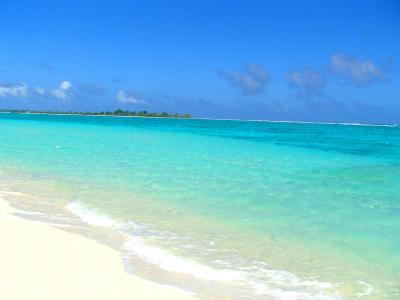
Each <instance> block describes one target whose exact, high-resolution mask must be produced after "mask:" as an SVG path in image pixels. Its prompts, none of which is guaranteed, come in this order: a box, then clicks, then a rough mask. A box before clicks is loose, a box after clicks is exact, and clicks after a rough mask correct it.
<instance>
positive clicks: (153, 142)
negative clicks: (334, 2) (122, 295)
mask: <svg viewBox="0 0 400 300" xmlns="http://www.w3.org/2000/svg"><path fill="white" fill-rule="evenodd" d="M0 190H1V191H2V197H5V198H7V195H8V196H10V195H14V196H15V195H16V194H17V193H19V194H20V195H25V196H24V197H25V198H26V197H27V196H29V197H30V199H31V202H32V207H36V208H38V207H39V206H35V204H38V205H39V204H40V205H45V204H46V205H52V206H54V207H59V208H60V210H59V211H58V212H61V211H62V210H64V211H65V212H66V216H67V215H68V214H70V215H73V216H75V217H76V218H77V219H80V220H81V221H82V222H83V223H85V224H90V226H91V228H92V229H93V230H96V228H102V230H103V231H104V230H105V228H106V229H107V230H110V231H113V232H114V231H115V232H118V234H120V235H122V236H123V243H122V249H123V251H124V255H125V258H126V262H125V264H126V265H127V268H128V269H130V270H131V271H132V272H136V273H139V274H143V276H145V277H149V278H150V279H153V278H154V280H159V281H161V282H163V281H165V282H168V283H171V284H176V285H181V286H183V287H185V288H187V289H190V290H192V291H194V292H196V293H198V294H199V295H200V296H203V297H204V298H206V299H213V298H214V299H400V127H397V126H356V125H343V124H342V125H341V124H305V123H302V124H301V123H274V122H256V121H233V120H232V121H229V120H226V121H222V120H195V119H193V120H178V119H147V118H117V117H89V116H87V117H84V116H71V115H70V116H61V115H57V116H55V115H18V114H0ZM14 198H15V197H14ZM37 213H40V212H37ZM129 264H131V265H130V266H129ZM160 274H164V275H160Z"/></svg>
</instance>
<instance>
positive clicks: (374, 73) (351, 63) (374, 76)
mask: <svg viewBox="0 0 400 300" xmlns="http://www.w3.org/2000/svg"><path fill="white" fill-rule="evenodd" d="M331 70H332V73H333V74H336V75H338V76H343V77H344V78H345V79H346V80H348V81H349V82H351V83H353V84H354V85H356V86H358V87H369V86H371V85H372V84H374V83H377V82H381V81H382V80H383V79H384V77H385V73H386V70H385V68H382V67H378V66H376V64H375V63H373V62H372V61H370V60H366V61H360V60H358V59H357V58H355V57H352V56H348V55H345V54H342V53H335V54H333V55H332V57H331Z"/></svg>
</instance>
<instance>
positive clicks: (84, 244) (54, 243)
mask: <svg viewBox="0 0 400 300" xmlns="http://www.w3.org/2000/svg"><path fill="white" fill-rule="evenodd" d="M12 212H13V209H12V208H11V207H10V206H9V205H8V204H7V203H6V202H5V201H4V200H1V199H0V241H1V246H0V299H7V300H15V299H21V300H22V299H23V300H28V299H40V300H55V299H57V300H67V299H68V300H72V299H74V300H83V299H85V300H87V299H96V300H101V299H113V300H122V299H140V300H146V299H149V300H150V299H167V300H168V299H173V300H190V299H192V300H193V299H197V298H195V297H194V296H192V295H190V294H189V293H187V292H185V291H183V290H180V289H178V288H174V287H169V286H164V285H159V284H156V283H153V282H150V281H147V280H145V279H142V278H139V277H137V276H133V275H130V274H128V273H126V272H125V270H124V268H123V265H122V263H121V260H120V258H119V253H118V252H117V251H116V250H114V249H112V248H110V247H108V246H106V245H103V244H100V243H98V242H96V241H93V240H90V239H88V238H85V237H83V236H80V235H78V234H74V233H69V232H66V231H63V230H59V229H57V228H54V227H52V226H50V225H47V224H45V223H41V222H35V221H31V220H25V219H22V218H20V217H17V216H14V215H12Z"/></svg>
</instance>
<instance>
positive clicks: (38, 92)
mask: <svg viewBox="0 0 400 300" xmlns="http://www.w3.org/2000/svg"><path fill="white" fill-rule="evenodd" d="M35 92H36V93H37V94H39V95H44V94H46V90H45V89H44V88H42V87H40V86H38V87H36V88H35Z"/></svg>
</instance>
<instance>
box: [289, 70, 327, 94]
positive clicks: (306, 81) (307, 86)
mask: <svg viewBox="0 0 400 300" xmlns="http://www.w3.org/2000/svg"><path fill="white" fill-rule="evenodd" d="M285 79H286V80H287V81H288V83H289V86H291V87H294V88H296V89H298V91H299V96H307V95H312V94H314V93H317V92H320V91H321V90H322V89H323V88H324V87H325V85H326V79H325V77H324V75H323V74H322V72H320V71H318V70H317V69H314V68H309V67H306V68H303V69H299V70H293V71H289V72H288V73H286V75H285Z"/></svg>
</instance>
